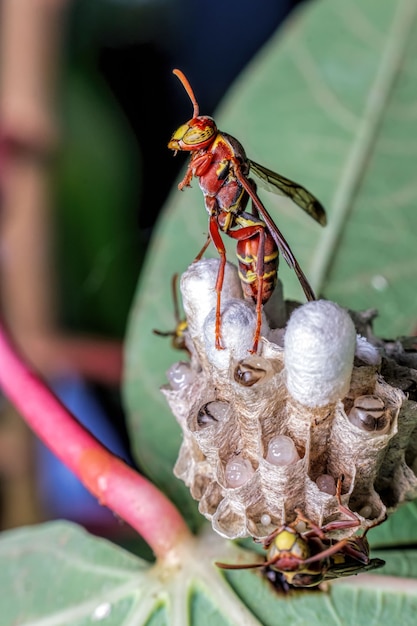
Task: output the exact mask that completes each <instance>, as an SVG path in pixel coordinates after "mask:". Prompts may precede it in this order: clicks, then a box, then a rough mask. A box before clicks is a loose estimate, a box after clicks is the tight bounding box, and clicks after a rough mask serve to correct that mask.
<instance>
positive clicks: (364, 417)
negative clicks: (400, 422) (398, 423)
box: [348, 395, 391, 434]
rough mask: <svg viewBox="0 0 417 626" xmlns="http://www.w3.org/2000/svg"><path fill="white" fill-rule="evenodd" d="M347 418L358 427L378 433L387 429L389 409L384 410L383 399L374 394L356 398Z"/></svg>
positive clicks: (388, 425)
mask: <svg viewBox="0 0 417 626" xmlns="http://www.w3.org/2000/svg"><path fill="white" fill-rule="evenodd" d="M348 418H349V421H350V422H351V423H352V424H354V425H355V426H357V427H358V428H361V429H362V430H366V431H369V432H378V434H381V432H382V431H383V432H385V431H387V430H388V429H389V427H390V424H391V419H390V415H389V411H386V410H385V404H384V401H383V400H382V399H381V398H378V397H377V396H374V395H369V396H359V397H358V398H356V399H355V401H354V403H353V407H352V409H351V410H350V411H349V414H348Z"/></svg>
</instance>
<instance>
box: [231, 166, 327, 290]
mask: <svg viewBox="0 0 417 626" xmlns="http://www.w3.org/2000/svg"><path fill="white" fill-rule="evenodd" d="M231 161H232V163H233V171H234V174H235V176H236V179H237V180H238V181H239V182H240V184H241V185H242V187H243V188H244V189H245V190H246V191H247V192H248V194H249V197H250V198H251V200H252V202H253V203H254V205H255V208H256V210H257V211H258V212H259V213H260V215H261V217H262V220H263V221H264V222H265V224H266V227H267V229H268V231H269V233H270V234H271V236H272V238H273V240H274V241H275V243H276V244H277V246H278V249H279V251H280V252H281V254H282V256H283V257H284V259H285V260H286V262H287V263H288V265H289V266H290V267H291V268H292V269H293V270H294V271H295V273H296V274H297V277H298V280H299V281H300V284H301V286H302V288H303V291H304V293H305V295H306V297H307V300H315V299H316V296H315V295H314V292H313V290H312V288H311V286H310V284H309V282H308V280H307V278H306V277H305V274H304V272H303V270H302V269H301V267H300V265H299V263H298V261H297V259H296V258H295V256H294V254H293V252H292V250H291V248H290V246H289V244H288V242H287V241H286V239H285V237H284V235H283V234H282V233H281V231H280V230H279V228H278V227H277V225H276V224H275V222H274V220H273V219H272V217H271V216H270V215H269V213H268V211H267V210H266V208H265V207H264V205H263V204H262V202H261V200H260V198H259V196H258V195H257V193H256V191H255V188H254V184H253V182H252V183H251V181H250V180H249V179H248V178H246V176H245V175H244V174H243V173H242V170H241V166H240V163H239V161H238V159H236V158H232V159H231Z"/></svg>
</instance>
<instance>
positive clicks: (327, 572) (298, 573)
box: [216, 481, 385, 587]
mask: <svg viewBox="0 0 417 626" xmlns="http://www.w3.org/2000/svg"><path fill="white" fill-rule="evenodd" d="M340 494H341V481H339V483H338V488H337V493H336V496H337V498H338V502H339V509H340V511H341V512H342V513H343V514H345V515H346V516H347V519H340V520H335V521H333V522H329V523H328V524H326V525H325V526H322V527H320V526H317V525H316V524H315V523H314V522H312V521H311V520H309V519H308V518H307V517H305V515H303V514H302V513H301V511H299V510H296V513H297V517H296V519H295V520H294V522H292V523H291V524H289V525H284V526H281V527H280V528H278V529H277V530H275V531H274V532H273V533H271V535H269V537H267V538H266V539H265V541H264V542H263V545H264V548H265V549H266V550H267V555H266V560H265V561H264V562H263V563H249V564H248V563H246V564H242V565H231V564H228V563H216V565H217V566H218V567H220V568H222V569H252V568H258V567H263V568H265V569H266V570H267V571H268V569H270V570H273V571H275V572H278V573H279V574H280V575H281V576H282V579H283V580H284V581H285V583H287V584H288V585H291V586H293V587H315V586H317V585H319V584H320V583H322V582H324V581H327V580H332V579H334V578H341V577H344V576H353V575H355V574H360V573H361V572H365V571H370V570H373V569H378V568H380V567H382V566H383V565H385V561H383V560H382V559H370V558H369V552H370V550H369V543H368V540H367V538H366V532H367V531H365V533H363V534H362V535H360V536H352V537H348V538H346V539H341V540H339V541H337V540H335V539H332V538H330V537H328V536H327V535H328V533H329V532H331V531H334V530H340V529H343V528H355V527H357V526H359V525H360V522H359V519H358V517H357V516H356V515H355V514H354V513H353V512H352V511H351V510H350V509H348V508H347V507H345V506H344V505H343V504H342V502H341V495H340ZM300 522H302V523H303V524H305V525H306V527H307V530H305V531H304V532H300V531H299V530H297V527H298V525H299V524H300ZM368 530H369V529H368Z"/></svg>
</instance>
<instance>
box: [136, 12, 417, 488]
mask: <svg viewBox="0 0 417 626" xmlns="http://www.w3.org/2000/svg"><path fill="white" fill-rule="evenodd" d="M416 12H417V4H416V2H415V0H399V1H398V2H392V1H391V0H350V1H349V2H347V1H346V0H317V1H316V2H312V3H309V4H307V5H305V6H303V7H302V8H301V10H300V11H298V13H296V14H295V15H294V16H293V17H292V18H290V20H288V22H287V24H286V26H285V28H284V29H283V30H282V31H281V32H280V33H278V35H277V36H276V37H275V38H274V39H273V40H272V41H271V42H270V43H269V44H268V45H267V46H265V48H264V49H263V51H262V52H261V53H260V54H259V55H258V56H257V57H256V58H255V59H254V61H253V62H252V63H251V64H250V65H249V66H248V67H247V69H246V70H245V72H243V73H242V75H241V77H240V78H239V80H238V81H237V82H236V83H235V84H234V85H233V87H232V88H231V90H230V91H229V93H228V94H227V97H226V98H225V100H224V103H223V106H222V109H221V110H220V111H219V112H218V115H217V116H216V119H217V121H218V123H219V125H220V127H221V128H222V129H224V130H226V131H227V132H230V133H231V134H233V135H234V136H236V137H238V138H239V139H240V141H241V142H242V143H243V144H244V146H245V148H246V150H247V153H248V155H249V156H250V157H251V158H253V159H254V160H256V161H259V162H261V163H263V164H265V165H267V166H268V167H270V168H273V169H276V170H278V171H279V172H282V173H283V174H284V175H286V176H289V177H290V178H293V179H294V180H297V181H299V182H301V183H302V184H304V185H306V186H307V187H308V188H309V189H311V191H312V192H313V193H314V194H316V195H317V196H318V197H319V198H320V199H321V200H322V202H323V204H324V205H325V206H326V208H327V210H328V214H329V225H328V227H327V229H325V230H323V231H322V230H321V229H320V227H319V226H317V224H315V223H314V222H313V221H312V220H310V219H309V218H308V217H307V216H305V215H304V214H303V213H302V212H301V211H299V210H298V209H297V208H294V206H293V205H292V204H291V203H289V202H286V201H285V200H283V199H282V198H280V197H278V196H274V195H271V194H263V198H264V200H265V202H266V204H267V207H268V208H269V209H270V212H271V214H272V215H273V216H274V218H275V219H276V222H277V224H278V225H279V227H280V228H281V229H282V230H283V232H284V233H285V235H286V236H287V238H288V240H289V242H290V243H291V245H292V248H293V250H294V252H295V254H296V255H297V257H298V259H299V261H300V263H301V265H302V266H303V267H304V268H306V273H307V275H308V276H309V277H311V278H312V282H313V285H314V286H315V287H316V288H317V289H318V291H319V292H322V293H324V294H325V296H326V297H327V298H329V299H333V300H336V301H338V302H339V303H341V304H342V305H345V306H348V307H350V308H357V309H360V308H370V307H376V308H378V309H379V311H380V318H379V319H380V321H379V322H378V324H377V330H378V331H379V332H380V333H383V334H385V335H397V334H403V335H404V334H407V333H408V332H409V331H410V329H411V328H412V326H413V324H414V321H415V318H416V306H415V285H416V283H417V252H416V243H415V241H416V233H417V211H416V210H415V206H414V205H415V204H416V201H417V184H416V182H415V175H414V170H415V161H414V159H415V157H416V153H417V143H416V141H415V136H416V134H417V116H416V113H415V111H416V110H417V102H416V99H417V88H416V81H415V80H414V77H415V74H416V71H417V25H416ZM178 89H180V90H181V89H182V88H181V86H180V85H178ZM197 96H198V94H197ZM185 98H186V96H184V100H185ZM185 102H186V100H185ZM185 106H186V108H185V110H184V121H185V120H187V119H189V117H190V116H191V106H190V105H187V104H186V105H185ZM187 107H188V108H187ZM200 107H201V110H202V112H204V103H203V102H202V103H200ZM206 232H207V215H206V213H205V210H204V205H203V199H202V196H201V192H200V190H199V189H198V184H197V182H196V181H195V182H194V185H193V189H191V190H189V189H187V190H186V191H184V192H183V193H179V192H178V191H177V190H175V189H174V190H173V192H172V196H171V198H170V199H169V201H168V203H167V206H166V208H165V211H164V213H163V215H162V218H161V220H160V222H159V226H158V228H157V231H156V233H155V237H154V240H153V245H152V249H151V253H150V254H149V256H148V259H147V262H146V267H145V270H144V272H143V273H142V278H141V280H140V283H139V285H138V290H137V296H136V301H135V305H134V307H133V310H132V315H131V318H130V328H129V333H128V343H127V359H126V387H125V390H126V400H127V406H128V408H129V412H130V422H131V430H132V433H133V444H134V447H135V451H136V454H137V456H138V457H139V458H140V460H141V461H142V460H143V461H145V462H146V468H147V469H148V470H149V471H150V472H151V473H152V476H153V478H154V479H155V480H156V481H157V482H158V481H160V480H161V479H163V481H164V484H165V486H167V480H168V481H169V480H170V479H169V477H168V476H167V475H166V471H167V469H168V468H170V467H172V465H173V464H174V462H175V458H176V455H177V450H178V447H179V445H180V441H181V438H180V433H179V428H178V427H177V425H176V424H175V422H174V419H173V418H172V417H171V415H170V413H169V411H168V409H167V407H166V405H165V401H164V399H163V397H162V396H161V395H160V394H159V392H158V386H159V385H160V384H161V383H163V382H164V379H165V376H164V370H166V369H167V368H168V367H169V366H170V364H171V363H172V362H173V361H174V360H178V359H180V358H181V355H180V354H178V353H177V354H175V353H174V352H173V351H172V350H171V349H170V347H169V346H168V342H167V341H165V342H164V340H163V339H161V338H159V337H155V336H154V335H153V334H152V328H160V329H167V328H172V327H173V325H174V320H173V313H172V304H171V299H170V291H169V286H170V279H171V275H172V273H173V272H177V271H178V272H181V271H182V270H184V269H185V268H186V267H187V265H188V264H189V263H190V262H191V261H192V260H193V258H194V257H195V254H196V253H197V251H198V250H199V248H200V247H201V245H202V244H203V242H204V238H205V233H206ZM226 243H229V242H226ZM211 254H214V253H213V250H211ZM233 256H234V251H233V245H232V246H231V248H230V246H229V258H233ZM281 266H282V267H281V270H280V274H281V278H282V280H283V282H284V287H285V293H286V295H287V297H291V298H292V297H296V298H299V299H301V298H302V292H301V289H300V287H299V285H298V284H297V280H296V278H295V276H294V275H293V274H292V273H291V271H290V270H289V269H288V268H286V267H284V266H285V263H281ZM169 488H170V493H171V495H172V496H173V497H175V494H176V493H177V492H178V490H179V489H180V487H179V485H178V481H175V479H174V478H172V483H171V485H169ZM181 493H182V491H181Z"/></svg>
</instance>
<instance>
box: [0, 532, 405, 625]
mask: <svg viewBox="0 0 417 626" xmlns="http://www.w3.org/2000/svg"><path fill="white" fill-rule="evenodd" d="M225 543H226V542H224V540H220V539H219V538H218V537H217V536H213V535H211V536H207V535H206V536H201V537H200V538H198V539H196V540H195V541H193V542H191V543H190V544H189V545H187V546H178V549H179V550H181V554H182V561H181V566H178V563H177V562H176V561H175V559H174V560H173V561H171V563H170V562H168V563H166V564H162V563H156V564H154V565H149V564H147V563H145V562H144V561H141V560H140V559H139V558H137V557H136V556H134V555H131V554H129V553H128V552H125V551H124V550H122V549H120V548H118V547H117V546H114V545H112V544H110V543H109V542H107V541H104V540H102V539H98V538H96V537H92V536H90V535H88V534H87V533H86V532H85V531H84V530H82V529H81V528H79V527H77V526H76V525H74V524H69V523H62V522H54V523H51V524H45V525H44V526H41V527H30V528H23V529H19V530H17V531H11V532H6V533H3V535H2V538H1V539H0V558H1V562H2V568H1V570H0V606H1V624H2V626H16V625H17V624H20V625H21V626H23V625H24V626H41V625H44V626H46V625H48V626H90V625H91V626H93V624H102V625H103V626H145V625H146V626H150V625H152V626H156V625H159V626H192V625H195V626H213V625H214V624H216V625H218V626H281V625H282V626H301V625H307V624H308V626H321V625H322V624H338V625H340V626H344V625H346V626H347V625H353V624H354V625H355V626H362V625H364V626H365V625H366V626H367V625H369V624H370V623H371V624H390V623H401V624H402V625H410V626H411V625H412V624H415V611H416V608H417V582H416V575H417V555H416V554H415V553H414V552H412V553H408V554H406V555H404V554H401V553H399V554H397V553H392V554H391V555H389V554H388V555H386V554H384V553H383V554H382V556H385V557H387V558H389V559H390V561H391V563H390V570H388V571H387V574H389V575H390V576H394V575H396V576H402V578H397V580H396V582H395V583H394V582H393V578H391V577H390V578H384V577H382V576H364V577H361V578H360V579H356V578H351V579H346V580H345V581H344V582H343V583H342V584H336V585H334V586H331V587H330V590H329V592H327V593H320V592H314V591H313V592H311V591H305V590H304V591H299V592H296V593H293V594H291V596H290V597H285V596H283V595H278V594H277V592H276V591H275V589H273V587H272V585H271V584H270V583H269V582H268V581H267V580H266V579H265V578H264V577H263V576H262V575H261V573H260V572H259V571H246V572H244V571H241V572H237V571H235V572H230V573H228V574H227V575H226V576H224V574H223V573H222V571H220V570H219V569H218V568H216V567H215V566H214V565H213V560H214V559H215V558H216V557H218V556H219V554H223V555H224V554H225V553H226V554H227V552H229V555H228V556H227V557H226V558H230V559H231V560H232V561H233V559H235V558H236V555H235V554H234V556H233V552H235V549H234V548H233V546H231V544H229V546H227V547H226V546H225ZM382 592H384V595H383V601H381V593H382ZM246 605H247V606H246Z"/></svg>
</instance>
